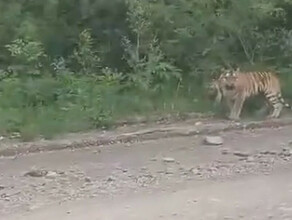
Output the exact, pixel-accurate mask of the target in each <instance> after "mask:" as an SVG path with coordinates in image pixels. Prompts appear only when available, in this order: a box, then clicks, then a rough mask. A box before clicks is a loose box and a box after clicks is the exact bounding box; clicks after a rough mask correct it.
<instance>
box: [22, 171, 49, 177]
mask: <svg viewBox="0 0 292 220" xmlns="http://www.w3.org/2000/svg"><path fill="white" fill-rule="evenodd" d="M47 174H48V171H46V170H32V171H29V172H27V173H25V174H24V176H31V177H44V176H46V175H47Z"/></svg>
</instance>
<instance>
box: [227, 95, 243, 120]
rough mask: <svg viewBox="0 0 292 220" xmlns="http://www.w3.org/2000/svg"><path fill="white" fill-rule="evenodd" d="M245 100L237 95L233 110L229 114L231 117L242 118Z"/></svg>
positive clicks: (233, 118)
mask: <svg viewBox="0 0 292 220" xmlns="http://www.w3.org/2000/svg"><path fill="white" fill-rule="evenodd" d="M244 101H245V99H244V98H243V97H242V96H238V97H236V99H235V101H234V103H233V107H232V110H231V112H230V115H229V119H231V120H235V121H238V120H240V114H241V110H242V107H243V103H244Z"/></svg>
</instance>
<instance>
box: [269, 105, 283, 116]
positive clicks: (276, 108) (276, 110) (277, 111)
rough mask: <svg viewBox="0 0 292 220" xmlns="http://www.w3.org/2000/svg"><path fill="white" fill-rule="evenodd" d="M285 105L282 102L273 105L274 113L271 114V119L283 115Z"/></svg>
mask: <svg viewBox="0 0 292 220" xmlns="http://www.w3.org/2000/svg"><path fill="white" fill-rule="evenodd" d="M283 107H284V105H283V104H282V103H280V102H278V103H275V104H273V109H274V110H273V113H272V114H271V116H270V117H271V118H278V117H279V116H280V114H281V111H282V109H283Z"/></svg>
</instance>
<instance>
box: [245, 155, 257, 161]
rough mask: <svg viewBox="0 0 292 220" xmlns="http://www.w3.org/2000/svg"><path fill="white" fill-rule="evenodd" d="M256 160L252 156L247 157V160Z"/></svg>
mask: <svg viewBox="0 0 292 220" xmlns="http://www.w3.org/2000/svg"><path fill="white" fill-rule="evenodd" d="M254 161H255V158H254V157H252V156H249V157H247V158H246V162H254Z"/></svg>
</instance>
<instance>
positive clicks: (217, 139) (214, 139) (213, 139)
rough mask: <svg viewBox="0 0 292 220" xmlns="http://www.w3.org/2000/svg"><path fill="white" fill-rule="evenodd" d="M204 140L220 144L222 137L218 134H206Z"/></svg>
mask: <svg viewBox="0 0 292 220" xmlns="http://www.w3.org/2000/svg"><path fill="white" fill-rule="evenodd" d="M204 142H205V144H208V145H222V144H223V139H222V137H220V136H206V137H205V139H204Z"/></svg>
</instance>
